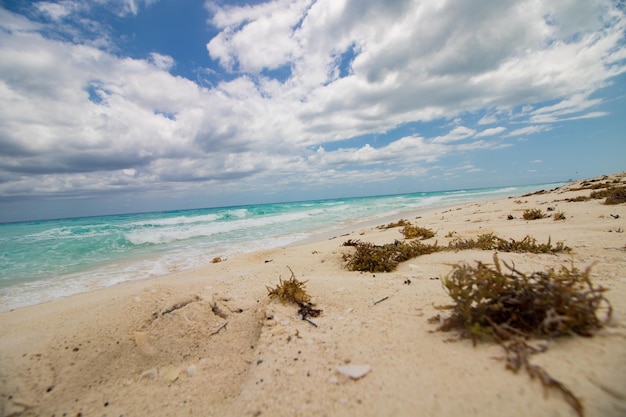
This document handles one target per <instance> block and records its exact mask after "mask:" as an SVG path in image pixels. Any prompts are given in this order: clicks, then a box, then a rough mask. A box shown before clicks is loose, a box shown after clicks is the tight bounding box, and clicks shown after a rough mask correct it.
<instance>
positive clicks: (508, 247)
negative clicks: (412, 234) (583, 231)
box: [448, 233, 571, 253]
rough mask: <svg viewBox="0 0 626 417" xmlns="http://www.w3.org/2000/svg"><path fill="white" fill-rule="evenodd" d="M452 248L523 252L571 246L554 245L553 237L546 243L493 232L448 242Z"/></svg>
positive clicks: (545, 250)
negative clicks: (503, 237) (515, 238)
mask: <svg viewBox="0 0 626 417" xmlns="http://www.w3.org/2000/svg"><path fill="white" fill-rule="evenodd" d="M448 248H449V249H451V250H469V249H481V250H497V251H500V252H521V253H527V252H529V253H557V252H569V251H571V248H569V247H567V246H565V244H564V243H563V242H557V243H556V246H552V242H551V239H550V238H548V242H546V243H537V240H536V239H535V238H534V237H532V236H529V235H527V236H525V237H524V238H523V239H522V240H520V241H516V240H514V239H509V240H505V239H502V238H500V237H498V236H495V235H494V234H493V233H485V234H482V235H479V236H478V237H477V238H476V240H474V239H460V238H459V239H455V240H453V241H452V242H450V243H449V244H448Z"/></svg>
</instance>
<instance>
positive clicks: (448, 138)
mask: <svg viewBox="0 0 626 417" xmlns="http://www.w3.org/2000/svg"><path fill="white" fill-rule="evenodd" d="M475 134H476V130H474V129H470V128H468V127H465V126H457V127H455V128H454V129H452V130H451V131H450V132H449V133H448V134H447V135H444V136H438V137H436V138H435V139H433V142H434V143H449V142H456V141H459V140H463V139H467V138H469V137H472V136H474V135H475Z"/></svg>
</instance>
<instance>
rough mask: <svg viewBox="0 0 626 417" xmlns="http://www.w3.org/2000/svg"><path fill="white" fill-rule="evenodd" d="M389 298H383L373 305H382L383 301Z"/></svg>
mask: <svg viewBox="0 0 626 417" xmlns="http://www.w3.org/2000/svg"><path fill="white" fill-rule="evenodd" d="M388 298H389V297H383V298H381V299H380V300H378V301H376V302H374V305H376V304H378V303H382V302H383V301H385V300H386V299H388Z"/></svg>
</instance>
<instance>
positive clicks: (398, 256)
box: [343, 239, 444, 272]
mask: <svg viewBox="0 0 626 417" xmlns="http://www.w3.org/2000/svg"><path fill="white" fill-rule="evenodd" d="M343 245H344V246H354V247H355V248H356V252H354V253H353V254H346V255H344V261H346V268H347V269H349V270H350V271H368V272H391V271H393V270H395V269H396V267H397V266H398V264H399V263H400V262H404V261H407V260H409V259H411V258H415V257H417V256H420V255H427V254H430V253H434V252H438V251H441V250H443V249H444V247H441V246H438V245H437V243H436V242H435V243H434V244H432V245H428V244H425V243H422V242H420V241H418V240H414V241H411V242H401V241H398V240H396V241H395V242H394V243H386V244H384V245H375V244H373V243H370V242H361V241H359V240H351V239H350V240H348V241H346V242H344V244H343Z"/></svg>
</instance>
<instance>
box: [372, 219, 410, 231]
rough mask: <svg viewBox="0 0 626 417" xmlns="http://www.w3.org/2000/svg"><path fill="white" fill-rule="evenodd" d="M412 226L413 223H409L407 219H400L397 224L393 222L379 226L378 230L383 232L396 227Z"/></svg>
mask: <svg viewBox="0 0 626 417" xmlns="http://www.w3.org/2000/svg"><path fill="white" fill-rule="evenodd" d="M410 224H411V222H410V221H408V220H407V219H400V220H398V221H397V222H391V223H387V224H385V225H382V226H378V227H377V229H382V230H386V229H393V228H394V227H400V226H407V225H410Z"/></svg>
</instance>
